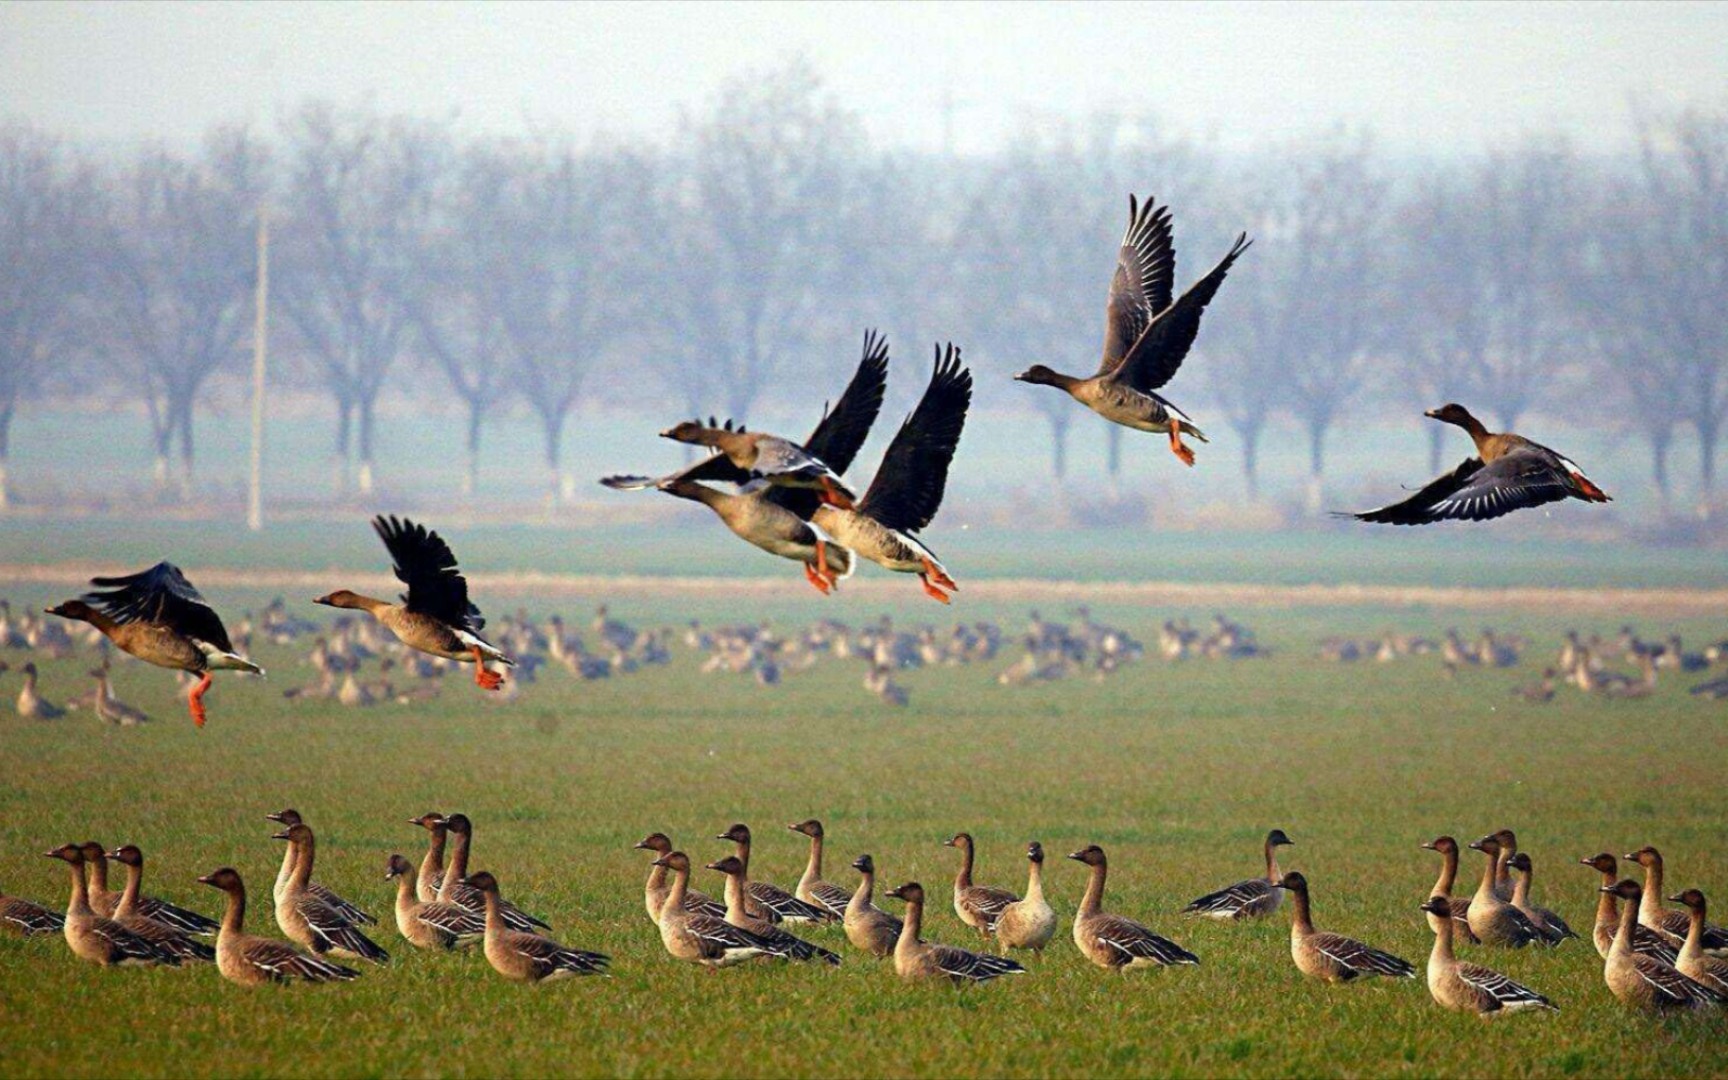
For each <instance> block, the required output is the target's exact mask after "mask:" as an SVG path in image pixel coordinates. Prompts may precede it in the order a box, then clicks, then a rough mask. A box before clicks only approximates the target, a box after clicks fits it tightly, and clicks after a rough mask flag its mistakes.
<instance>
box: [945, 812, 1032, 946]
mask: <svg viewBox="0 0 1728 1080" xmlns="http://www.w3.org/2000/svg"><path fill="white" fill-rule="evenodd" d="M942 843H943V845H944V846H945V847H951V848H959V849H960V870H959V872H958V873H956V874H955V875H954V914H956V915H958V916H960V921H961V922H963V923H965V924H966V925H967V926H970V927H971V928H972V929H974V930H976V931H978V933H979V934H981V935H983V936H984V937H989V936H990V935H991V934H993V933H995V931H996V919H997V918H998V917H999V916H1000V915H1001V914H1002V912H1003V910H1004V909H1005V908H1007V907H1008V905H1009V904H1013V903H1016V902H1018V901H1019V900H1020V897H1018V896H1016V895H1015V894H1014V893H1011V892H1009V891H1008V890H1007V889H993V888H991V887H990V886H988V885H974V884H972V860H973V849H974V847H975V845H974V844H973V842H972V834H971V833H955V834H954V835H953V836H952V837H950V838H948V839H947V840H944V841H942Z"/></svg>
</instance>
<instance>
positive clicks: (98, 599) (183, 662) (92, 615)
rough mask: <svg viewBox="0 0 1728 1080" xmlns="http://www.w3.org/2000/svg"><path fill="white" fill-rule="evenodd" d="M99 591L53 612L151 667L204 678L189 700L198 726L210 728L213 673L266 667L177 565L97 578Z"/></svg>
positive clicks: (254, 671) (253, 671) (92, 581)
mask: <svg viewBox="0 0 1728 1080" xmlns="http://www.w3.org/2000/svg"><path fill="white" fill-rule="evenodd" d="M90 584H92V585H94V586H96V588H97V590H98V591H96V592H91V593H86V594H85V595H84V596H83V597H82V598H80V599H77V600H68V601H66V602H65V603H63V604H59V605H57V606H55V607H51V608H49V609H48V614H50V615H58V616H60V617H61V618H63V619H76V620H77V621H79V622H87V623H89V624H90V625H91V626H94V627H95V628H96V629H97V630H99V631H101V632H102V635H103V636H104V637H106V638H107V639H108V640H109V641H112V642H113V643H114V644H115V645H117V646H119V647H120V649H121V650H122V651H124V652H128V653H131V654H132V655H133V656H136V657H137V658H138V659H140V660H143V661H144V662H145V663H149V664H154V665H156V666H157V667H163V668H168V669H170V670H172V671H184V672H187V673H189V674H192V675H196V676H198V682H197V684H196V685H194V686H193V687H192V692H191V694H190V695H189V696H188V697H187V699H186V705H187V708H188V710H189V711H190V712H191V713H192V722H193V723H194V724H196V725H197V726H198V727H203V726H204V721H205V720H206V719H207V714H206V713H205V711H204V692H205V691H207V690H209V689H210V682H211V678H210V673H211V672H213V671H245V672H249V673H251V674H253V675H262V674H264V669H263V668H261V667H259V666H258V665H257V664H254V663H253V662H252V661H250V660H248V659H247V658H246V657H244V656H241V655H240V654H239V653H237V652H235V651H234V644H233V642H231V641H229V640H228V631H227V629H226V628H225V627H224V626H223V625H222V619H221V617H220V616H218V615H217V614H216V612H215V610H214V609H213V608H211V607H210V604H209V603H208V602H207V601H206V600H205V599H204V597H203V596H202V595H201V594H200V593H199V592H198V590H197V589H195V588H193V586H192V583H191V582H190V581H187V580H186V575H185V574H183V573H181V572H180V568H179V567H178V566H175V565H174V564H173V563H167V562H160V563H157V564H156V565H155V566H152V567H151V568H150V569H148V570H142V571H140V572H138V573H136V574H128V575H126V576H124V577H99V578H91V579H90Z"/></svg>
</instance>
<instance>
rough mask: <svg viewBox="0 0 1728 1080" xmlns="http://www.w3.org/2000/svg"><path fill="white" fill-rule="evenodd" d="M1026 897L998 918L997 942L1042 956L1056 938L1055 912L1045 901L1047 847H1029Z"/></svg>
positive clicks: (1006, 946) (1036, 842) (1006, 909)
mask: <svg viewBox="0 0 1728 1080" xmlns="http://www.w3.org/2000/svg"><path fill="white" fill-rule="evenodd" d="M1026 863H1027V869H1026V897H1025V899H1022V900H1016V901H1014V902H1013V903H1012V904H1009V905H1008V906H1007V907H1005V908H1003V909H1002V913H1001V914H1000V915H998V916H997V917H996V943H997V944H998V945H1001V946H1004V947H1005V948H1009V949H1031V950H1032V951H1033V952H1034V953H1037V954H1038V955H1039V956H1042V955H1043V954H1044V946H1046V945H1048V944H1050V939H1051V938H1053V937H1055V936H1056V909H1054V908H1052V907H1051V906H1050V901H1048V900H1046V899H1045V898H1044V845H1043V844H1040V843H1039V842H1038V841H1036V840H1034V841H1032V842H1031V843H1029V844H1027V845H1026Z"/></svg>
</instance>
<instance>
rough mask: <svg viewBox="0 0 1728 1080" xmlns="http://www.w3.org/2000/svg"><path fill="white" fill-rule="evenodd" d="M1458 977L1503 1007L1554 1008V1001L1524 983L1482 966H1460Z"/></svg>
mask: <svg viewBox="0 0 1728 1080" xmlns="http://www.w3.org/2000/svg"><path fill="white" fill-rule="evenodd" d="M1458 977H1459V978H1460V979H1463V980H1464V981H1465V982H1467V983H1469V984H1470V985H1471V986H1474V987H1476V988H1477V989H1478V990H1482V991H1484V992H1486V993H1487V994H1488V996H1489V997H1491V998H1493V999H1494V1000H1495V1001H1497V1002H1499V1003H1500V1004H1501V1005H1502V1006H1506V1005H1540V1006H1542V1007H1543V1008H1545V1009H1553V1008H1554V1003H1553V1002H1552V1001H1549V1000H1548V999H1547V998H1546V997H1543V996H1542V995H1541V994H1538V993H1537V992H1536V991H1534V990H1532V989H1530V988H1529V987H1528V986H1525V985H1524V984H1523V983H1517V982H1513V981H1512V980H1511V979H1508V978H1507V977H1506V976H1504V975H1502V974H1500V973H1499V972H1498V971H1493V970H1490V969H1489V968H1485V967H1483V966H1482V965H1480V964H1459V965H1458ZM1556 1011H1558V1010H1556Z"/></svg>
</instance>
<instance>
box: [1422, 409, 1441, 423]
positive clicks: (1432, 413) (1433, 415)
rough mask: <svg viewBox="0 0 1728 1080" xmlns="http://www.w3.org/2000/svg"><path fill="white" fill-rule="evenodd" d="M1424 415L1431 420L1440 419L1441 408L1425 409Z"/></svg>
mask: <svg viewBox="0 0 1728 1080" xmlns="http://www.w3.org/2000/svg"><path fill="white" fill-rule="evenodd" d="M1422 415H1423V416H1426V417H1427V418H1428V419H1430V420H1438V419H1440V410H1439V409H1424V410H1423V411H1422Z"/></svg>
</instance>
